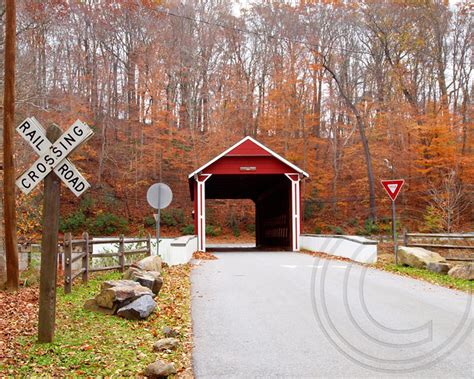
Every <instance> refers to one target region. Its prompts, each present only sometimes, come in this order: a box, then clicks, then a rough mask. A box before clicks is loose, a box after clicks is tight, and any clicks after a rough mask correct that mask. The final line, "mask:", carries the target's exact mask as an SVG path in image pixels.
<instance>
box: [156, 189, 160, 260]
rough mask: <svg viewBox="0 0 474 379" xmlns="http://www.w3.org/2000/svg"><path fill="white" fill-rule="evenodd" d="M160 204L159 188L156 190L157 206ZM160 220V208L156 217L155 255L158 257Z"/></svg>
mask: <svg viewBox="0 0 474 379" xmlns="http://www.w3.org/2000/svg"><path fill="white" fill-rule="evenodd" d="M160 203H161V188H159V189H158V204H160ZM160 219H161V208H160V207H158V214H157V216H156V255H160Z"/></svg>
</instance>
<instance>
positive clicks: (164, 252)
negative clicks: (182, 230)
mask: <svg viewBox="0 0 474 379" xmlns="http://www.w3.org/2000/svg"><path fill="white" fill-rule="evenodd" d="M196 250H197V237H196V236H182V237H178V238H175V239H173V240H170V239H166V240H165V241H164V240H162V241H161V242H160V257H161V259H163V262H165V263H167V264H168V265H170V266H175V265H180V264H185V263H188V262H189V261H190V260H191V258H192V257H193V253H194V252H195V251H196Z"/></svg>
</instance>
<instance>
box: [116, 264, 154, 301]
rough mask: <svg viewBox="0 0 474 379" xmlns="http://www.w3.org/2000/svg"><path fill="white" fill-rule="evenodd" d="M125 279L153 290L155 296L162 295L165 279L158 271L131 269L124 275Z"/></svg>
mask: <svg viewBox="0 0 474 379" xmlns="http://www.w3.org/2000/svg"><path fill="white" fill-rule="evenodd" d="M123 277H124V279H130V280H133V281H135V282H137V283H139V284H141V285H142V286H144V287H147V288H149V289H151V290H152V292H153V293H154V294H155V295H158V294H159V293H160V290H161V287H162V286H163V279H162V278H161V274H160V273H159V272H158V271H144V270H140V269H139V268H137V267H130V268H129V269H128V270H127V271H125V272H124V274H123Z"/></svg>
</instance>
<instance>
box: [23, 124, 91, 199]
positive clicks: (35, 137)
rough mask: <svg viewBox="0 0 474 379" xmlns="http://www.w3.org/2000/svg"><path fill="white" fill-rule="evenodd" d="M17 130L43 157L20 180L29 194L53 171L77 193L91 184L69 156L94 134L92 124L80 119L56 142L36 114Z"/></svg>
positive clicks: (82, 191) (77, 194) (79, 193)
mask: <svg viewBox="0 0 474 379" xmlns="http://www.w3.org/2000/svg"><path fill="white" fill-rule="evenodd" d="M16 130H17V132H18V133H20V135H21V136H22V137H23V138H24V139H25V140H26V141H27V142H28V143H29V144H30V146H31V147H32V148H33V150H35V152H36V153H37V154H38V155H39V156H40V157H39V158H38V159H37V160H36V162H35V163H33V165H32V166H31V167H30V168H29V169H28V170H26V171H25V172H24V173H23V174H22V175H21V176H20V177H19V178H18V179H17V181H16V184H17V186H18V187H19V188H20V189H21V190H22V191H23V192H24V193H25V194H28V193H30V192H31V191H32V190H33V188H34V187H36V186H37V185H38V184H39V183H40V182H41V181H42V180H43V179H44V178H45V177H46V176H47V175H48V174H49V173H50V172H51V171H53V170H54V172H55V173H56V175H57V176H58V177H59V178H61V180H62V181H63V182H64V183H65V184H66V185H67V186H68V188H69V189H70V190H71V191H72V192H73V193H74V194H75V195H76V196H80V195H81V194H82V193H84V191H86V190H87V189H88V188H89V187H90V185H89V183H88V182H87V181H86V180H85V179H84V177H83V176H82V175H81V174H80V172H79V171H77V169H76V167H74V165H73V164H72V163H71V162H70V161H69V160H68V159H67V158H66V157H67V156H68V155H69V154H70V153H71V152H73V151H74V149H75V148H77V147H78V146H79V145H80V144H81V143H83V142H84V141H85V140H86V139H87V138H89V137H90V136H91V135H92V134H93V131H92V130H91V129H90V128H89V126H87V125H86V124H84V123H83V122H81V121H79V120H77V121H76V122H75V123H74V124H72V125H71V127H70V128H69V129H68V130H67V131H66V132H65V133H64V134H63V135H62V136H61V137H59V139H58V140H57V141H56V142H54V143H51V142H50V141H49V140H48V138H47V137H46V132H45V130H44V128H43V127H42V126H41V124H40V123H39V122H38V121H37V120H36V119H35V118H34V117H31V118H27V119H26V120H25V121H23V122H22V123H21V124H20V125H19V126H18V127H17V128H16Z"/></svg>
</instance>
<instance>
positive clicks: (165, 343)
mask: <svg viewBox="0 0 474 379" xmlns="http://www.w3.org/2000/svg"><path fill="white" fill-rule="evenodd" d="M178 345H179V340H178V339H177V338H162V339H161V340H159V341H157V342H155V343H154V344H153V351H157V352H158V351H165V350H175V349H177V347H178Z"/></svg>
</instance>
